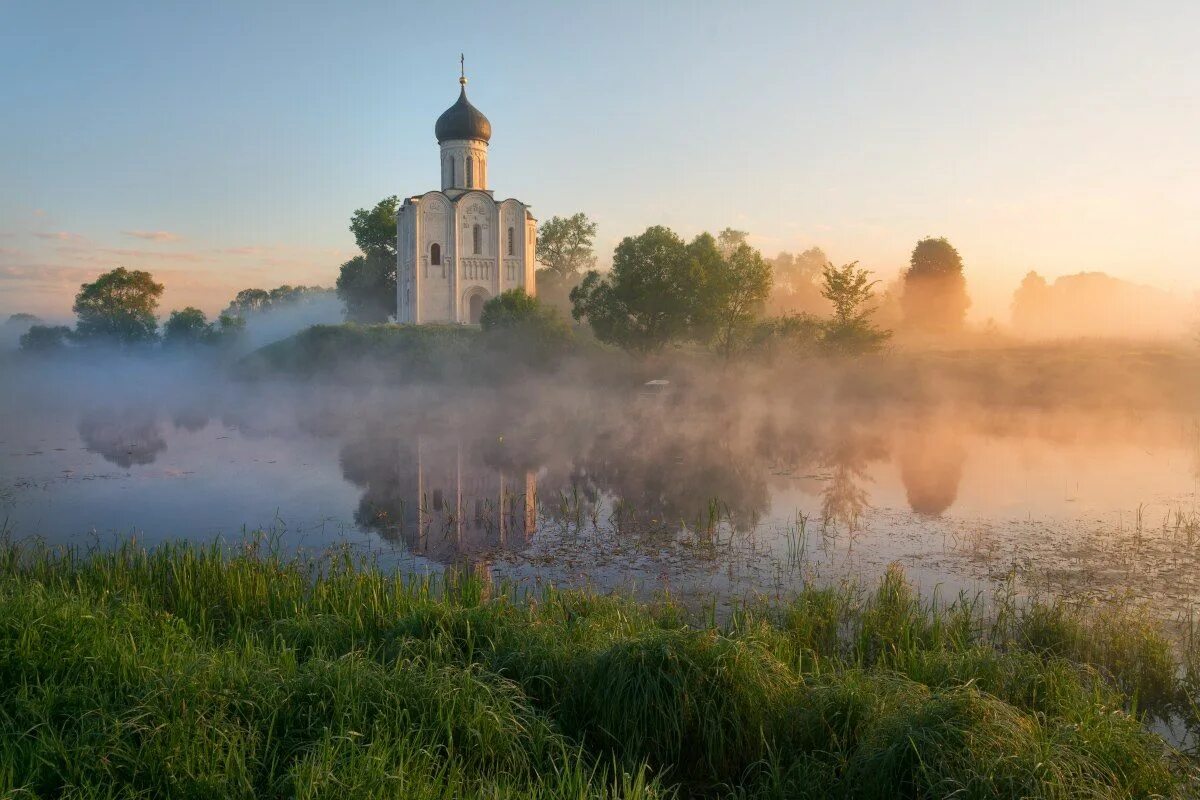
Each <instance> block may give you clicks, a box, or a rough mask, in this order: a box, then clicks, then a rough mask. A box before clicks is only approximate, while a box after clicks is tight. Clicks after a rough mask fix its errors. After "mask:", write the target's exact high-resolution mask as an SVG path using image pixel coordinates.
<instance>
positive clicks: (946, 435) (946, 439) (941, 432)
mask: <svg viewBox="0 0 1200 800" xmlns="http://www.w3.org/2000/svg"><path fill="white" fill-rule="evenodd" d="M896 457H897V460H898V461H899V462H900V479H901V480H902V481H903V482H904V490H905V492H906V493H907V494H908V505H909V507H910V508H912V510H913V511H915V512H917V513H918V514H927V515H929V516H938V515H940V514H941V513H942V512H944V511H945V510H946V509H948V508H950V506H952V505H953V504H954V501H955V499H957V497H958V484H959V482H960V481H962V472H963V463H964V462H965V461H966V459H967V452H966V449H965V448H964V447H963V444H962V438H961V435H960V434H959V433H958V432H957V431H955V430H954V429H953V428H951V427H949V426H945V425H932V426H918V427H917V429H916V430H911V431H909V432H907V433H906V434H904V435H903V436H901V437H900V440H899V442H898V444H897V452H896Z"/></svg>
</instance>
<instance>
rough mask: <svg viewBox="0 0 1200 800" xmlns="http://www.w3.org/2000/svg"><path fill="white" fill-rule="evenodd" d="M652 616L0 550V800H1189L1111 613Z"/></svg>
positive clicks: (1143, 680)
mask: <svg viewBox="0 0 1200 800" xmlns="http://www.w3.org/2000/svg"><path fill="white" fill-rule="evenodd" d="M686 616H687V615H686V614H685V613H683V612H682V611H681V610H680V609H679V608H676V607H673V606H671V605H669V604H651V605H644V604H643V605H639V604H636V603H633V602H631V601H628V600H625V599H621V598H617V597H601V596H596V595H590V594H584V593H559V592H554V591H547V592H544V593H540V594H538V595H536V596H533V595H528V596H520V597H518V596H515V595H513V594H511V593H506V592H503V591H496V590H495V588H494V587H492V586H491V585H490V584H488V583H487V581H486V580H483V579H480V578H475V577H472V576H462V575H451V576H449V577H447V578H444V579H437V580H433V579H410V580H406V579H404V578H403V577H400V576H394V575H388V574H385V573H382V572H380V571H377V570H375V569H373V568H372V567H371V566H370V565H365V564H361V563H357V562H355V561H354V560H353V559H351V558H349V557H346V556H344V555H341V556H331V557H329V558H325V559H316V560H313V559H302V558H297V559H283V558H281V557H279V556H278V555H275V554H272V553H269V552H264V551H262V550H259V549H258V548H257V547H255V546H253V545H252V546H249V547H247V548H243V549H239V550H237V551H235V552H228V551H225V550H222V549H220V548H217V547H208V548H197V547H190V546H186V545H174V546H168V547H164V548H161V549H158V550H154V551H146V550H143V549H140V548H137V547H135V546H132V545H129V546H125V547H122V548H120V549H118V550H116V551H113V552H107V553H91V554H80V553H77V552H74V551H62V550H51V549H48V548H45V547H42V546H39V545H19V544H13V543H4V544H0V796H5V797H61V796H70V797H116V796H145V797H158V796H162V797H185V798H186V797H247V798H250V797H267V796H269V797H303V798H324V797H337V798H347V797H405V798H458V797H478V798H485V797H486V798H510V797H511V798H518V797H520V798H524V797H533V798H558V797H570V798H651V797H670V796H678V797H688V796H696V795H699V796H705V797H710V796H730V797H735V796H736V797H747V798H750V797H753V798H769V797H856V798H857V797H865V798H875V797H878V798H884V797H914V798H918V797H929V798H933V797H947V796H955V797H979V798H983V797H1047V798H1058V797H1062V798H1066V797H1070V798H1118V797H1153V796H1161V797H1187V796H1192V795H1193V794H1194V792H1195V790H1196V788H1197V783H1196V774H1195V768H1196V767H1195V762H1194V761H1193V760H1191V759H1189V758H1188V757H1186V756H1184V755H1182V754H1180V753H1178V752H1176V751H1174V750H1172V749H1171V748H1170V747H1168V746H1167V745H1166V744H1165V743H1164V742H1163V741H1162V740H1161V739H1160V738H1158V737H1157V736H1156V735H1154V734H1152V733H1150V732H1149V731H1148V730H1147V728H1146V726H1145V725H1144V724H1143V717H1144V716H1146V715H1148V714H1151V713H1164V714H1165V713H1170V712H1171V711H1172V710H1175V709H1179V708H1188V707H1193V706H1191V705H1190V701H1189V699H1188V697H1187V692H1186V690H1185V684H1184V683H1183V682H1182V680H1181V678H1180V677H1179V676H1181V675H1183V674H1184V673H1183V672H1182V671H1181V670H1180V669H1179V668H1178V665H1177V664H1176V662H1175V660H1174V657H1173V655H1172V651H1171V648H1170V647H1169V646H1168V645H1167V640H1166V639H1165V638H1164V637H1163V636H1162V634H1161V632H1159V631H1158V630H1157V629H1156V628H1155V627H1154V626H1153V625H1151V624H1150V623H1147V622H1146V621H1145V620H1144V619H1142V618H1140V617H1137V616H1136V615H1128V614H1125V613H1124V612H1119V611H1112V610H1109V611H1104V612H1101V613H1090V612H1085V611H1079V610H1071V609H1069V608H1067V607H1066V606H1062V605H1057V606H1044V605H1031V606H1029V607H1025V608H1017V607H1012V606H1010V607H1006V608H1004V609H1002V610H1001V613H995V611H994V610H993V612H992V613H990V615H989V616H988V617H986V618H985V617H984V615H983V614H982V613H981V611H980V610H979V609H978V608H977V607H976V606H975V605H973V604H970V603H957V604H954V605H952V606H950V607H946V608H940V609H939V608H935V607H933V606H931V605H928V604H923V602H922V600H921V598H919V597H918V596H917V595H916V594H915V593H914V592H913V591H912V590H911V588H910V586H909V585H908V584H907V582H906V581H905V580H904V577H903V575H902V574H901V573H900V572H899V571H898V570H893V571H890V572H889V573H888V575H887V576H885V578H884V579H883V581H882V582H881V584H880V586H879V587H878V588H877V589H876V590H875V591H874V592H871V593H867V594H865V595H860V594H856V593H854V592H850V591H843V590H837V589H811V590H808V591H805V592H803V593H802V594H801V595H800V596H798V597H797V598H796V599H795V600H794V601H792V602H790V603H788V604H786V605H783V606H774V607H768V608H759V609H753V610H749V611H745V612H743V613H741V614H738V615H737V616H736V617H735V618H734V619H732V620H730V621H729V622H728V623H727V624H725V625H723V626H720V627H716V626H713V625H711V624H709V625H688V624H686V623H685V622H684V621H683V620H684V619H685V618H686Z"/></svg>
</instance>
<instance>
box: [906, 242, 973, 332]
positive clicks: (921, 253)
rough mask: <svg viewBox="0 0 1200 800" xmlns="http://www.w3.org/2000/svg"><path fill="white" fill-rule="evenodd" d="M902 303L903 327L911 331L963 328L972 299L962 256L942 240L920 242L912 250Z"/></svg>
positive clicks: (943, 330)
mask: <svg viewBox="0 0 1200 800" xmlns="http://www.w3.org/2000/svg"><path fill="white" fill-rule="evenodd" d="M901 304H902V306H903V308H904V321H905V324H906V325H908V326H910V327H912V328H915V329H917V330H923V331H926V332H931V333H946V332H952V331H956V330H961V329H962V327H963V322H964V320H965V319H966V314H967V308H968V307H969V306H970V305H971V299H970V298H969V297H968V296H967V281H966V277H965V276H964V275H963V262H962V257H961V256H960V255H959V254H958V251H957V250H955V249H954V246H953V245H952V244H950V242H949V241H947V240H946V238H945V237H942V238H937V239H934V238H927V239H922V240H921V241H919V242H917V246H916V247H914V248H913V252H912V258H911V259H910V261H909V268H908V270H907V271H906V272H905V273H904V294H903V295H902V297H901Z"/></svg>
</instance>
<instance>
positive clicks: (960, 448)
mask: <svg viewBox="0 0 1200 800" xmlns="http://www.w3.org/2000/svg"><path fill="white" fill-rule="evenodd" d="M170 387H171V384H170V382H165V383H160V385H158V386H157V388H153V387H152V388H150V389H144V388H139V387H138V386H137V382H136V381H129V382H127V383H126V384H125V385H124V387H123V388H122V389H121V390H120V391H116V392H110V393H106V395H105V396H104V397H103V398H98V397H97V398H89V397H88V396H87V393H79V392H74V391H71V390H70V387H69V386H68V385H64V386H62V388H61V391H56V392H52V393H51V394H50V395H45V394H41V393H35V392H32V391H28V392H20V391H17V392H14V394H13V396H12V397H9V398H8V401H9V403H8V406H9V413H7V414H6V415H5V419H4V425H3V428H2V430H0V519H4V520H5V526H6V530H7V532H8V535H9V536H13V537H18V538H19V537H23V536H40V537H43V538H44V539H46V540H48V541H51V542H54V543H78V544H90V543H93V542H99V543H101V544H102V545H103V544H106V543H110V542H113V541H117V540H119V539H123V538H127V537H129V536H131V535H134V536H137V537H138V538H139V539H140V540H142V541H143V542H145V543H147V544H154V543H158V542H162V541H166V540H170V539H181V538H185V539H190V540H200V541H205V540H212V539H215V538H217V537H224V538H226V539H237V538H239V537H241V536H243V535H245V534H247V533H249V532H253V531H257V530H269V531H273V532H275V533H276V534H277V535H278V536H279V537H280V540H281V541H282V542H284V543H285V545H286V546H288V547H295V548H307V549H310V550H321V549H324V548H327V547H330V546H346V545H348V546H351V547H354V548H360V549H363V550H365V551H369V552H371V553H373V554H374V555H375V556H377V557H378V558H379V559H380V560H381V561H382V562H384V563H386V564H392V565H396V566H398V567H400V566H402V567H404V568H406V569H417V570H437V569H440V568H441V567H443V566H445V565H448V564H463V563H470V564H476V565H486V566H487V567H488V568H490V569H492V570H493V571H494V573H495V574H497V575H502V576H506V577H512V578H519V579H522V580H525V581H530V582H533V583H537V582H541V581H553V582H555V583H559V584H567V585H588V586H592V587H594V588H600V589H606V588H615V587H621V588H632V589H633V590H635V591H641V592H653V591H660V590H663V589H667V590H670V591H673V592H676V593H681V594H684V595H694V596H704V597H710V596H713V595H716V596H717V597H718V598H720V599H722V600H725V601H728V600H731V599H734V598H740V597H744V596H747V595H752V594H753V595H774V594H781V593H783V594H785V593H787V592H788V591H789V590H792V589H794V588H796V587H797V586H799V585H801V584H802V583H803V582H805V581H811V580H842V579H846V578H849V579H858V580H869V579H871V577H872V576H874V575H876V574H878V573H879V572H880V571H881V570H882V569H883V568H884V567H885V566H886V565H887V564H888V563H889V562H892V561H898V562H900V563H901V564H903V565H904V566H905V568H906V569H907V570H908V572H909V574H910V575H911V576H912V577H913V579H914V580H915V581H917V582H918V583H919V584H920V585H921V586H922V588H924V589H926V590H929V589H933V588H935V587H936V588H938V590H939V591H941V592H943V593H944V594H948V595H953V594H956V593H957V592H959V591H967V592H979V591H987V590H989V589H991V588H992V587H995V586H997V585H1001V584H1004V583H1005V582H1006V581H1008V580H1010V579H1015V580H1016V581H1017V582H1019V583H1020V585H1021V587H1022V589H1023V590H1025V591H1049V592H1054V593H1060V594H1061V593H1066V594H1092V595H1098V596H1101V597H1106V598H1112V597H1120V596H1123V595H1127V594H1128V595H1132V596H1134V597H1136V598H1139V599H1142V600H1146V601H1149V602H1152V603H1154V604H1155V605H1158V606H1160V607H1161V608H1162V609H1164V610H1166V609H1178V608H1180V607H1182V606H1185V605H1187V604H1188V603H1190V602H1191V601H1192V600H1194V599H1195V598H1196V597H1198V596H1200V591H1198V588H1200V569H1198V562H1197V557H1196V554H1197V553H1200V525H1198V524H1197V506H1196V498H1197V494H1196V492H1197V486H1198V475H1200V429H1198V427H1197V422H1196V419H1195V418H1191V417H1188V416H1186V415H1179V414H1161V413H1159V414H1147V413H1138V414H1135V413H1130V412H1114V411H1105V412H1100V411H1095V410H1092V411H1088V412H1081V411H1078V410H1074V411H1047V410H1045V409H1024V410H1021V409H1017V410H1013V409H1006V410H1004V411H1002V412H1001V411H998V410H996V409H980V408H968V409H963V408H954V409H946V408H936V409H930V408H913V407H907V406H906V407H892V406H890V405H889V404H888V403H886V402H884V403H873V404H871V405H870V406H869V407H865V408H833V407H828V406H824V407H814V406H808V405H805V404H804V403H803V402H797V401H795V400H791V399H788V398H782V397H780V398H754V399H753V402H748V401H743V400H739V401H738V402H735V403H712V402H701V401H695V402H693V401H692V400H691V399H689V398H688V397H687V396H684V395H682V394H675V395H672V394H670V393H667V394H665V395H661V396H645V395H642V394H639V393H638V392H636V391H632V392H631V391H619V390H614V391H611V392H603V393H600V392H590V393H581V392H554V391H546V390H545V389H526V390H524V391H523V392H519V393H516V394H505V393H496V394H491V393H480V392H478V391H475V392H465V393H462V394H459V395H455V396H448V395H447V394H446V393H445V392H443V391H439V390H436V389H424V390H406V391H403V392H399V391H383V390H375V391H373V392H359V391H354V390H346V389H340V390H338V391H336V392H331V391H329V390H328V389H319V390H314V389H311V388H308V389H306V388H304V387H294V386H292V387H287V386H275V387H272V386H269V385H268V386H259V387H254V388H253V389H246V388H244V387H241V388H237V389H229V388H227V387H226V388H221V389H219V390H217V389H213V390H212V391H210V392H209V393H208V394H205V393H203V392H199V393H197V392H195V391H193V390H189V391H187V392H173V391H171V390H170ZM231 398H232V399H231Z"/></svg>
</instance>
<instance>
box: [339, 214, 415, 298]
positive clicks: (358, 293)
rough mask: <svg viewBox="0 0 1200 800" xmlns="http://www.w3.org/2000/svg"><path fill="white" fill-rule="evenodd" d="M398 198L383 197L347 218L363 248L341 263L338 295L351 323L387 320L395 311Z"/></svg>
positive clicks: (360, 247) (355, 238)
mask: <svg viewBox="0 0 1200 800" xmlns="http://www.w3.org/2000/svg"><path fill="white" fill-rule="evenodd" d="M399 207H400V198H398V197H396V196H395V195H393V196H391V197H385V198H384V199H382V200H380V201H379V202H378V203H376V204H375V207H374V208H371V209H366V208H360V209H358V210H357V211H355V212H354V214H353V215H352V216H351V217H350V231H351V232H352V233H353V234H354V240H355V241H356V242H357V243H358V247H359V249H360V250H362V255H360V256H355V257H354V258H352V259H350V260H349V261H347V262H346V263H344V264H342V267H341V270H340V272H339V274H338V279H337V295H338V298H339V299H341V301H342V303H343V304H344V305H345V306H346V317H347V319H350V320H352V321H354V322H386V321H387V319H388V318H389V317H393V316H395V314H396V213H397V211H398V209H399Z"/></svg>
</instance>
